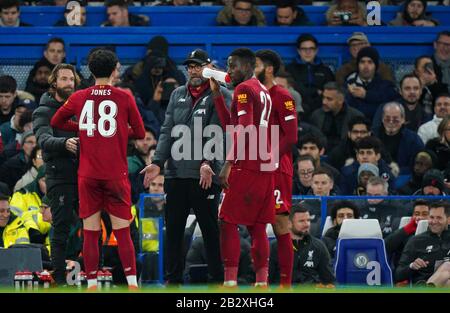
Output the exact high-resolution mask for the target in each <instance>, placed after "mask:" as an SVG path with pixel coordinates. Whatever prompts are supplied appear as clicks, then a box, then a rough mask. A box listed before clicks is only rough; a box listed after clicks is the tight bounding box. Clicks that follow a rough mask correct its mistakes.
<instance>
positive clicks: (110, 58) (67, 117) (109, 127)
mask: <svg viewBox="0 0 450 313" xmlns="http://www.w3.org/2000/svg"><path fill="white" fill-rule="evenodd" d="M118 65H119V61H118V59H117V56H116V55H115V54H114V53H113V52H111V51H109V50H97V51H95V52H93V53H92V54H91V55H90V57H89V70H90V71H91V73H92V75H93V76H94V77H95V86H92V87H90V88H87V89H84V90H80V91H77V92H75V93H74V94H73V95H72V96H71V97H70V98H69V99H68V100H67V102H66V103H65V104H64V105H63V106H62V107H61V108H60V109H59V110H58V111H57V112H56V114H55V115H54V116H53V118H52V121H51V125H52V127H56V128H61V129H65V130H71V131H78V132H79V145H80V167H79V169H78V194H79V198H80V208H79V215H80V218H82V219H83V228H84V230H83V234H84V243H83V257H84V264H85V270H86V272H87V279H88V288H90V289H95V288H96V285H97V278H96V277H97V269H98V260H99V247H98V239H99V236H100V229H101V226H100V225H101V224H100V214H101V210H102V209H103V208H104V209H105V210H106V211H107V212H108V213H109V216H110V218H111V223H112V228H113V230H114V236H115V237H116V239H117V244H118V250H119V256H120V261H121V262H122V266H123V269H124V273H125V276H126V278H127V281H128V286H129V288H131V289H133V288H137V279H136V256H135V251H134V246H133V243H132V241H131V236H130V228H129V225H130V221H131V219H132V215H131V210H130V208H131V196H130V194H131V188H130V183H129V180H128V165H127V157H126V152H127V142H128V137H129V135H130V136H131V137H134V138H139V139H140V138H144V136H145V129H144V124H143V122H142V118H141V116H140V114H139V111H138V109H137V106H136V103H135V101H134V98H133V96H132V95H131V94H130V93H127V92H125V91H123V90H121V89H118V88H115V87H113V86H111V82H112V80H113V78H114V77H116V76H117V75H118ZM73 116H76V118H77V121H79V122H78V123H75V122H73V121H72V120H71V118H72V117H73ZM129 125H130V126H131V128H129Z"/></svg>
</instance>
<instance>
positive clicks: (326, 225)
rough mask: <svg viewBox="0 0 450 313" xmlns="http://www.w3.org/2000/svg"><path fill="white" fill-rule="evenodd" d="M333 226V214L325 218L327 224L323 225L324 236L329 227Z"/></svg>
mask: <svg viewBox="0 0 450 313" xmlns="http://www.w3.org/2000/svg"><path fill="white" fill-rule="evenodd" d="M331 227H333V221H332V220H331V216H327V218H326V219H325V224H324V225H323V230H322V237H323V236H325V234H326V233H327V231H328V229H330V228H331Z"/></svg>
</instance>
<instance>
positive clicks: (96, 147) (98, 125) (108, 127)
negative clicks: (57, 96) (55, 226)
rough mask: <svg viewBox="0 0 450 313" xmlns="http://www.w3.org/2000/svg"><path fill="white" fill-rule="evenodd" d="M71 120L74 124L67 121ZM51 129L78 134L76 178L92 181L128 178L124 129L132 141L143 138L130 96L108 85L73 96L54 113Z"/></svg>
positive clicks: (136, 109)
mask: <svg viewBox="0 0 450 313" xmlns="http://www.w3.org/2000/svg"><path fill="white" fill-rule="evenodd" d="M73 116H76V118H77V121H78V123H74V122H72V121H71V120H70V119H71V118H72V117H73ZM51 125H52V126H53V127H57V128H63V129H66V130H72V131H78V134H79V135H78V136H79V138H80V145H79V150H80V167H79V169H78V175H79V176H82V177H89V178H96V179H105V180H110V179H119V178H123V177H126V176H127V175H128V164H127V143H128V136H129V133H130V130H129V126H128V125H130V126H131V133H132V135H133V136H134V137H135V138H144V136H145V129H144V123H143V121H142V117H141V115H140V114H139V111H138V108H137V106H136V102H135V101H134V98H133V96H132V95H131V94H130V93H129V92H126V91H124V90H122V89H119V88H115V87H113V86H109V85H95V86H92V87H90V88H87V89H83V90H80V91H77V92H75V93H74V94H73V95H72V96H70V98H69V99H68V100H67V101H66V103H64V105H63V106H61V108H59V109H58V111H57V112H56V114H55V115H54V116H53V118H52V121H51Z"/></svg>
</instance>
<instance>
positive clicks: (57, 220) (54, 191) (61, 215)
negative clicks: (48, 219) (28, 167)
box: [47, 184, 78, 285]
mask: <svg viewBox="0 0 450 313" xmlns="http://www.w3.org/2000/svg"><path fill="white" fill-rule="evenodd" d="M47 196H48V198H49V200H50V208H51V212H52V219H53V222H52V227H53V235H52V237H51V241H50V247H51V259H52V265H53V269H54V274H53V278H54V279H55V281H56V283H57V284H59V285H64V284H66V251H67V240H68V238H69V232H70V229H71V226H73V225H75V224H76V222H77V219H78V189H77V185H75V184H55V185H53V184H52V185H51V186H50V188H49V190H48V192H47Z"/></svg>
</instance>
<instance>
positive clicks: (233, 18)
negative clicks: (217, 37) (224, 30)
mask: <svg viewBox="0 0 450 313" xmlns="http://www.w3.org/2000/svg"><path fill="white" fill-rule="evenodd" d="M216 22H217V25H218V26H265V25H266V18H265V16H264V13H262V11H261V10H259V9H258V8H257V7H256V6H255V5H254V1H253V0H233V3H232V5H231V6H230V5H229V4H228V5H226V6H225V7H224V8H223V9H222V10H220V12H219V13H218V14H217V18H216Z"/></svg>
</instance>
